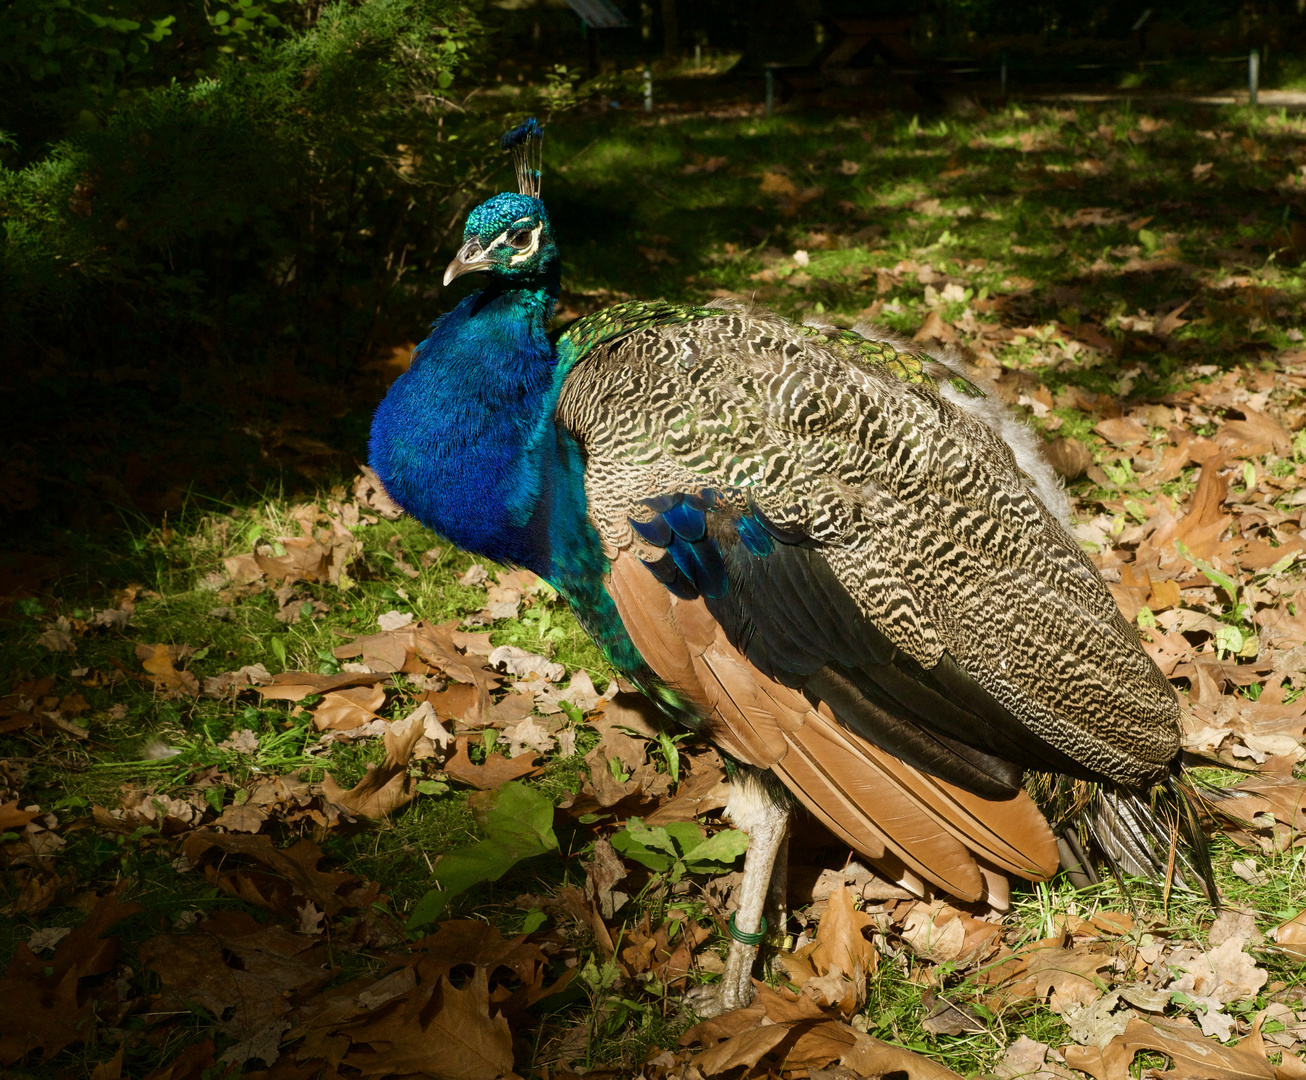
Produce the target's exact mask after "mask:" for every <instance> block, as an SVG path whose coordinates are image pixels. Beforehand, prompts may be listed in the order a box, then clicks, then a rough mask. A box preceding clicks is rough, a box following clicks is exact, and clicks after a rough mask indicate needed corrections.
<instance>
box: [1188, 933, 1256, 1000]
mask: <svg viewBox="0 0 1306 1080" xmlns="http://www.w3.org/2000/svg"><path fill="white" fill-rule="evenodd" d="M1245 945H1246V941H1245V939H1244V938H1243V936H1242V935H1241V934H1234V935H1233V936H1232V937H1230V938H1228V939H1227V940H1225V941H1224V942H1223V943H1221V944H1220V945H1218V946H1216V947H1215V948H1214V949H1209V950H1207V951H1206V952H1204V953H1202V954H1201V955H1200V956H1198V957H1197V958H1196V959H1195V960H1192V961H1189V962H1187V963H1185V964H1184V965H1183V967H1182V968H1181V970H1182V971H1183V972H1184V974H1183V975H1182V976H1181V977H1179V978H1178V979H1175V980H1174V981H1173V982H1172V983H1170V985H1169V987H1168V989H1170V990H1177V991H1181V992H1183V993H1185V994H1188V995H1189V996H1190V997H1204V998H1215V999H1217V1000H1218V1001H1219V1002H1220V1003H1221V1004H1228V1003H1230V1002H1236V1001H1245V1000H1246V999H1247V998H1249V997H1253V996H1254V995H1255V994H1256V992H1257V991H1258V990H1260V988H1261V987H1262V986H1264V985H1265V984H1266V982H1267V981H1268V980H1269V977H1270V976H1269V973H1268V972H1267V971H1266V970H1265V969H1264V968H1258V967H1257V966H1256V961H1255V960H1253V959H1252V958H1251V957H1250V956H1248V955H1247V953H1246V952H1244V951H1243V949H1244V946H1245Z"/></svg>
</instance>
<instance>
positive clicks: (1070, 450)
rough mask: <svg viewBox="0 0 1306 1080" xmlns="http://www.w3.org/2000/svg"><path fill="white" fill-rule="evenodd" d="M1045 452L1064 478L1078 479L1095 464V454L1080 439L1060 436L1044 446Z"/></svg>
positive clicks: (1053, 466) (1058, 473)
mask: <svg viewBox="0 0 1306 1080" xmlns="http://www.w3.org/2000/svg"><path fill="white" fill-rule="evenodd" d="M1043 453H1044V455H1045V456H1046V457H1047V459H1048V461H1049V462H1050V463H1051V465H1052V468H1053V469H1055V470H1056V473H1057V475H1058V476H1060V477H1061V478H1062V479H1063V480H1078V479H1079V478H1080V477H1081V476H1083V475H1084V473H1085V472H1086V471H1087V470H1088V467H1089V466H1090V465H1092V464H1093V455H1092V454H1090V453H1089V452H1088V447H1086V446H1085V445H1084V444H1083V443H1082V442H1080V441H1079V440H1078V439H1071V438H1066V437H1065V436H1059V437H1058V438H1055V439H1053V440H1052V441H1051V442H1050V443H1048V444H1047V445H1046V446H1045V447H1044V448H1043Z"/></svg>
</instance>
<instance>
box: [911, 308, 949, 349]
mask: <svg viewBox="0 0 1306 1080" xmlns="http://www.w3.org/2000/svg"><path fill="white" fill-rule="evenodd" d="M911 339H912V341H940V342H943V343H944V344H945V345H946V344H949V343H951V342H953V341H956V340H957V331H956V328H955V327H953V326H952V324H951V323H948V322H945V321H944V320H943V317H942V316H941V315H940V314H939V313H938V312H937V311H931V312H930V313H929V314H928V315H927V316H925V321H924V322H923V323H921V326H920V329H919V330H917V331H916V333H914V334H912V336H911Z"/></svg>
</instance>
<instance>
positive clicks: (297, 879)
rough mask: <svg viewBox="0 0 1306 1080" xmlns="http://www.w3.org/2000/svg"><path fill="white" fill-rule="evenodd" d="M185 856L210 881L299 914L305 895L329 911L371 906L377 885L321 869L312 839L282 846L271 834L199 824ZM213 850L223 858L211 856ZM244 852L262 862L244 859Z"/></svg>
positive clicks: (258, 902)
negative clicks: (252, 864) (235, 831)
mask: <svg viewBox="0 0 1306 1080" xmlns="http://www.w3.org/2000/svg"><path fill="white" fill-rule="evenodd" d="M182 850H183V852H184V853H185V855H186V858H187V859H189V860H190V861H191V862H192V863H194V864H197V865H199V866H201V867H202V869H203V871H204V876H205V877H206V878H207V879H208V881H209V882H210V883H211V884H214V885H216V886H218V888H220V889H222V890H223V891H224V892H226V893H228V894H230V895H232V896H236V897H239V898H241V899H244V900H247V901H249V902H250V903H252V904H256V905H258V906H259V907H265V908H269V909H270V910H272V911H276V912H279V913H281V914H282V915H284V916H286V917H287V918H295V917H296V914H297V912H298V911H299V908H300V907H302V906H303V902H304V900H306V899H307V900H312V901H313V903H315V904H316V905H317V906H318V907H319V908H320V909H321V910H323V911H324V912H326V914H327V915H329V916H334V915H336V914H338V913H339V912H341V911H343V910H344V909H346V908H350V907H367V906H368V905H370V904H371V903H372V902H373V901H374V900H375V899H376V896H377V894H378V892H379V889H378V888H377V886H375V885H368V884H366V883H364V882H363V880H362V879H361V878H358V877H355V876H354V875H353V874H346V873H343V872H341V871H323V870H319V869H318V868H317V864H318V863H319V862H321V861H322V859H323V858H324V856H323V854H322V849H321V848H320V847H318V846H317V845H316V844H315V843H313V841H311V840H300V841H298V842H297V843H296V844H295V845H294V846H293V847H289V848H286V849H284V850H279V849H277V848H276V847H274V846H273V844H272V840H271V839H270V838H269V837H267V836H238V835H234V834H231V833H218V832H212V831H211V830H208V829H201V830H199V831H197V832H193V833H191V834H190V836H188V837H187V838H186V841H185V844H184V845H183V847H182ZM211 853H220V854H221V855H223V856H226V857H225V858H217V859H210V858H208V856H209V855H210V854H211ZM232 856H240V857H243V858H247V859H251V860H253V861H254V862H255V863H257V864H260V866H259V867H255V868H251V867H249V866H247V865H243V864H242V863H241V862H240V859H238V858H232Z"/></svg>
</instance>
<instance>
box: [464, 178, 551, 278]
mask: <svg viewBox="0 0 1306 1080" xmlns="http://www.w3.org/2000/svg"><path fill="white" fill-rule="evenodd" d="M557 262H558V249H557V247H556V246H555V245H554V243H553V233H552V232H551V230H550V228H549V215H548V213H546V212H545V209H544V204H543V203H542V202H540V200H539V199H537V198H535V197H533V196H531V195H520V194H518V193H516V192H511V191H508V192H504V193H503V194H501V195H496V196H494V198H492V199H487V200H486V201H485V202H483V203H481V205H480V206H478V207H477V208H476V209H475V210H473V211H472V212H471V216H469V217H468V218H467V227H466V229H464V230H463V246H462V247H461V248H460V249H459V250H458V254H457V256H456V257H455V258H454V260H453V262H451V263H450V264H449V266H448V269H446V270H445V272H444V283H445V284H446V285H448V284H449V282H451V281H453V279H454V278H456V277H461V276H462V275H463V274H471V273H474V272H476V271H478V270H485V271H487V272H488V273H490V274H491V275H492V276H493V277H496V278H499V279H500V280H502V281H503V282H504V283H505V284H509V285H512V286H516V287H520V286H523V285H528V284H530V283H531V282H534V281H539V280H540V279H542V278H545V277H547V276H548V274H549V272H550V270H551V269H552V268H553V267H554V266H556V265H557Z"/></svg>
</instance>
